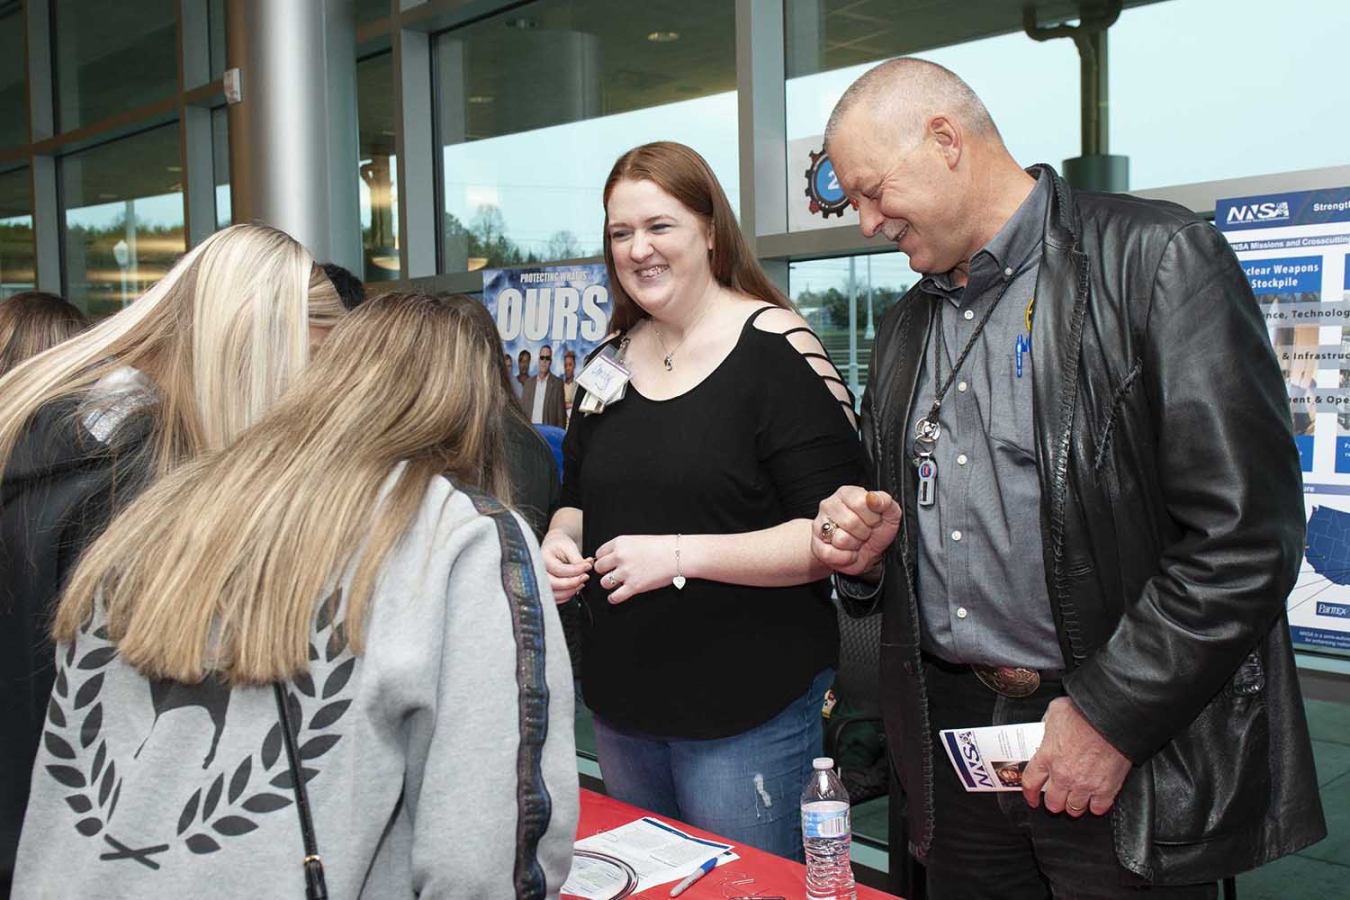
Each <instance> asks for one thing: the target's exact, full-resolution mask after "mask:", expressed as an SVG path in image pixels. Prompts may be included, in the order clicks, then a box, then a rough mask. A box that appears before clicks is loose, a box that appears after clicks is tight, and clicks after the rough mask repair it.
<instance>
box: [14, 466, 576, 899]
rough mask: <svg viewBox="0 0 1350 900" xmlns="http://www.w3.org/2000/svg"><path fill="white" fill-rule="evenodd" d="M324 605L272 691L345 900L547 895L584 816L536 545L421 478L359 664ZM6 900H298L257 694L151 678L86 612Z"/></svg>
mask: <svg viewBox="0 0 1350 900" xmlns="http://www.w3.org/2000/svg"><path fill="white" fill-rule="evenodd" d="M325 609H326V605H325V606H323V607H320V609H319V612H318V614H317V615H316V617H315V623H314V630H313V632H312V634H311V636H310V659H311V666H310V671H309V673H308V674H306V675H302V676H300V677H298V678H296V679H294V680H293V681H291V682H289V683H287V684H286V685H285V687H286V691H287V695H288V698H289V708H290V711H291V719H292V723H293V727H295V728H296V729H297V730H298V734H297V736H296V746H297V748H298V751H299V755H300V757H301V766H302V777H303V778H304V779H305V784H306V787H307V789H308V792H309V799H310V803H311V805H312V808H313V817H314V830H315V833H316V836H317V839H318V847H319V853H320V855H321V857H322V858H323V863H324V868H325V870H326V873H327V882H328V889H329V896H330V897H332V898H333V900H338V898H355V897H361V898H403V897H424V898H456V900H458V898H484V900H488V898H490V900H504V898H546V897H556V896H557V895H558V890H559V888H560V887H561V885H562V883H563V881H564V879H565V878H566V876H567V872H568V868H569V866H570V864H571V858H572V841H573V837H574V833H575V829H576V820H577V809H578V798H577V774H576V757H575V752H576V751H575V745H574V743H573V735H572V702H573V701H572V680H571V671H570V668H569V663H568V657H567V650H566V647H565V644H564V640H563V634H562V629H561V627H560V626H559V622H558V617H557V614H556V612H555V610H554V606H553V600H552V594H551V592H550V590H549V586H548V578H547V576H546V575H545V573H544V568H543V565H542V563H541V561H540V557H539V549H538V545H537V544H536V543H535V540H534V537H533V536H532V535H531V534H530V532H529V529H528V528H527V527H525V526H524V524H523V522H522V520H521V519H520V517H519V516H518V515H516V514H514V513H511V512H508V511H507V510H505V509H504V508H503V507H502V506H501V505H500V504H498V503H497V502H496V501H495V500H492V499H490V498H487V497H484V496H482V495H477V494H473V493H470V492H466V491H461V490H456V489H455V488H454V487H452V486H451V484H450V483H449V482H448V481H446V480H445V479H436V480H435V481H433V483H432V485H431V487H430V488H429V490H428V492H427V496H426V498H425V499H424V501H423V504H422V507H421V509H420V511H419V513H418V515H417V518H416V520H415V521H414V524H413V525H412V527H411V528H410V529H409V532H408V533H407V534H406V535H405V536H404V538H403V540H402V541H401V543H400V544H399V545H398V546H397V547H396V548H395V550H394V551H392V552H391V553H390V555H389V557H388V558H387V559H386V561H385V564H384V566H383V567H382V570H381V575H380V578H379V581H378V584H377V585H376V589H375V594H374V596H373V598H372V604H371V606H370V613H369V616H368V618H367V623H366V636H365V650H364V653H363V654H362V655H361V656H355V655H353V653H352V650H351V646H350V642H349V636H348V634H347V632H346V628H345V604H342V603H340V604H339V605H338V611H337V613H336V615H333V616H331V617H330V616H327V615H325ZM56 659H57V668H58V670H57V678H56V685H55V687H54V688H53V690H52V695H51V700H50V703H49V704H48V707H47V714H46V722H45V727H44V731H43V740H42V746H41V748H40V750H39V754H38V758H37V763H36V765H35V766H34V769H33V777H32V793H31V798H30V801H29V806H28V812H27V816H26V818H25V819H24V826H23V833H22V836H21V839H20V844H19V853H18V860H17V865H16V871H15V881H14V896H15V897H16V898H57V897H62V898H65V897H108V898H113V897H136V898H142V897H213V898H217V897H219V898H235V897H238V898H250V900H253V898H273V897H275V898H288V897H294V898H301V897H303V896H304V880H303V875H302V868H301V860H302V858H303V856H304V850H303V844H302V840H301V832H300V825H299V819H298V817H297V812H296V808H295V803H294V799H295V795H294V793H293V791H292V784H291V781H292V779H291V774H290V769H289V767H288V765H287V760H286V753H285V749H284V745H283V741H282V732H281V726H280V724H279V720H278V714H277V707H276V700H275V695H274V693H273V691H272V689H271V688H234V689H230V688H228V687H226V686H224V685H222V684H220V683H219V682H217V681H215V680H214V679H208V680H207V681H205V682H203V683H202V684H200V685H188V684H180V683H176V682H156V681H150V680H147V679H146V678H144V677H143V676H141V675H140V674H139V673H138V672H136V671H135V670H134V669H132V668H131V667H130V666H128V665H127V664H126V663H125V662H124V661H123V660H122V659H121V658H120V657H119V656H118V654H117V649H116V647H115V646H113V645H112V644H111V643H109V641H108V639H107V636H106V631H105V630H104V628H103V621H102V619H101V617H98V616H96V617H95V618H94V619H93V620H92V621H91V622H90V623H89V624H88V625H87V626H86V628H85V630H84V631H83V632H82V633H81V634H80V635H79V637H78V638H77V640H76V641H75V642H74V643H73V644H72V645H61V646H59V647H58V648H57V653H56Z"/></svg>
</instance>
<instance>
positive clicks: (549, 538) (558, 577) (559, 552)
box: [540, 528, 593, 604]
mask: <svg viewBox="0 0 1350 900" xmlns="http://www.w3.org/2000/svg"><path fill="white" fill-rule="evenodd" d="M540 550H541V551H542V552H543V554H544V569H545V570H546V571H547V572H548V583H549V585H550V586H552V588H553V601H554V602H555V603H559V604H562V603H566V602H567V601H568V600H571V599H572V598H573V597H575V596H576V593H577V591H579V590H581V589H582V587H584V586H585V584H586V582H587V581H588V580H590V577H591V576H590V571H591V565H592V562H593V561H592V560H589V559H587V558H586V557H584V556H582V555H581V549H580V548H579V547H577V542H576V541H574V540H572V536H571V535H569V534H568V533H567V532H565V531H561V530H559V529H556V528H555V529H553V530H552V531H550V532H549V533H548V534H546V535H544V543H543V544H541V545H540Z"/></svg>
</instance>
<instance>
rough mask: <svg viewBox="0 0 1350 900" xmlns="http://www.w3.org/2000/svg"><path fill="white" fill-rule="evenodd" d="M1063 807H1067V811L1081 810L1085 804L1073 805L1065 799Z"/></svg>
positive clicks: (1085, 806)
mask: <svg viewBox="0 0 1350 900" xmlns="http://www.w3.org/2000/svg"><path fill="white" fill-rule="evenodd" d="M1064 808H1065V809H1067V810H1068V811H1069V812H1082V811H1083V810H1085V809H1087V805H1086V804H1084V805H1083V806H1074V805H1073V804H1072V803H1069V802H1068V801H1065V803H1064Z"/></svg>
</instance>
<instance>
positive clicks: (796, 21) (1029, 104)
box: [784, 0, 1079, 231]
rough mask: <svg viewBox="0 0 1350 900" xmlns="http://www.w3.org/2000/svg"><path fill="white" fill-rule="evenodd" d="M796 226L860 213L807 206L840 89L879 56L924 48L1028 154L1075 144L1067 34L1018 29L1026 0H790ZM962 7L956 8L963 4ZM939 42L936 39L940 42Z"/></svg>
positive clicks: (845, 220)
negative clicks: (986, 0)
mask: <svg viewBox="0 0 1350 900" xmlns="http://www.w3.org/2000/svg"><path fill="white" fill-rule="evenodd" d="M784 12H785V14H786V25H785V27H786V30H787V39H786V63H787V74H788V79H787V86H786V91H787V93H786V103H787V139H788V185H787V190H788V199H789V202H790V203H794V204H797V207H795V208H793V209H790V210H789V216H788V220H789V227H790V230H793V231H796V230H803V229H810V228H820V227H823V226H824V225H826V224H829V225H838V224H841V223H842V224H849V225H855V226H856V225H857V222H858V216H857V213H856V212H854V211H852V210H848V211H846V212H845V213H844V215H843V216H842V217H841V218H835V219H829V220H822V218H821V217H820V216H818V215H813V214H811V213H810V211H809V210H808V208H807V205H808V204H809V203H810V200H809V198H808V197H807V196H806V188H807V178H806V172H807V169H808V167H809V166H810V165H811V159H810V152H811V151H813V150H814V151H819V150H820V149H821V145H822V143H823V135H824V133H825V122H826V121H827V120H828V119H829V117H830V113H831V112H832V111H833V110H834V104H835V103H837V102H838V100H839V98H840V97H841V96H843V93H844V90H845V89H846V88H847V87H848V86H849V85H850V84H852V83H853V82H854V81H855V80H856V79H857V78H858V76H860V75H862V74H863V73H864V72H866V71H867V70H868V69H870V68H871V67H872V66H874V65H875V64H877V63H879V62H881V61H882V60H886V59H891V58H894V57H897V56H910V55H912V56H918V57H920V58H922V59H926V60H929V61H931V62H935V63H939V64H940V65H943V66H946V67H947V68H949V69H951V70H952V71H954V72H956V74H958V75H960V76H961V77H962V78H963V79H965V81H966V82H967V83H968V84H970V86H971V88H973V89H974V91H975V93H977V94H979V95H980V99H982V100H983V101H984V103H985V105H986V106H987V107H988V108H989V112H990V114H991V115H992V116H993V117H994V121H995V122H996V123H997V125H998V127H999V130H1000V132H1001V133H1002V135H1003V139H1004V141H1005V142H1006V143H1007V145H1008V149H1009V150H1010V151H1011V152H1012V154H1013V156H1014V158H1016V159H1018V160H1020V161H1022V162H1024V163H1025V164H1030V163H1034V162H1050V163H1052V164H1054V165H1055V166H1056V167H1058V166H1059V165H1060V161H1061V160H1063V159H1065V158H1067V157H1071V156H1077V155H1078V152H1079V132H1078V113H1079V105H1078V68H1079V67H1078V55H1077V51H1075V50H1074V46H1073V42H1072V41H1068V40H1059V41H1049V42H1047V43H1037V42H1035V41H1033V40H1032V39H1031V38H1029V37H1027V36H1026V35H1025V34H1024V33H1023V32H1022V5H1021V4H979V5H978V6H969V7H968V6H966V5H963V4H958V3H954V2H945V3H944V2H938V3H928V4H922V5H902V4H896V3H892V2H888V0H862V2H841V0H785V4H784ZM958 12H959V14H957V13H958ZM935 48H936V49H935Z"/></svg>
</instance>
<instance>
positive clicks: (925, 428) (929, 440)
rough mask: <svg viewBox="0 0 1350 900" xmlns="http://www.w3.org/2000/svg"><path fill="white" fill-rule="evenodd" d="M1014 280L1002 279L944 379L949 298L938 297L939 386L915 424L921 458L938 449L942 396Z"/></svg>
mask: <svg viewBox="0 0 1350 900" xmlns="http://www.w3.org/2000/svg"><path fill="white" fill-rule="evenodd" d="M1015 280H1016V276H1013V277H1011V278H1008V279H1007V280H1005V281H1004V282H1003V289H1002V290H1001V291H999V292H998V296H997V297H995V298H994V302H993V303H991V304H989V308H988V309H986V310H985V311H984V315H983V316H981V317H980V323H979V324H978V325H976V326H975V330H974V331H973V332H972V333H971V335H970V339H969V340H967V341H966V346H965V347H964V348H963V349H962V350H961V355H960V356H958V357H957V358H956V362H955V363H954V364H953V365H952V370H951V371H950V372H948V373H947V378H946V380H945V381H944V380H943V378H942V359H943V357H945V356H946V355H947V345H946V341H945V339H944V338H943V335H942V307H943V306H945V305H946V303H947V299H946V298H945V297H938V298H937V311H936V314H935V315H934V316H933V318H932V320H931V323H932V324H931V325H930V326H929V327H931V328H936V329H937V348H936V350H935V352H934V354H933V384H934V385H936V386H937V390H936V392H935V393H934V394H933V406H932V408H931V409H929V410H928V414H927V415H925V416H924V417H923V418H921V419H919V421H918V422H915V423H914V454H915V456H916V457H917V458H918V459H928V458H931V457H932V455H933V451H934V450H935V449H937V442H938V438H940V437H941V436H942V427H941V426H940V425H938V412H939V411H940V410H941V409H942V398H943V397H945V396H946V395H947V390H948V389H949V388H950V387H951V386H952V382H953V381H955V380H956V374H957V373H958V372H960V371H961V366H962V365H964V364H965V362H966V357H967V356H969V355H970V351H971V350H973V349H974V347H975V342H976V341H977V340H979V339H980V335H981V334H983V333H984V326H986V325H988V324H989V317H990V316H992V315H993V314H994V310H995V309H997V308H998V304H999V301H1001V300H1002V299H1003V297H1004V295H1005V294H1007V293H1008V289H1009V288H1010V287H1012V283H1013V281H1015ZM916 462H917V459H916Z"/></svg>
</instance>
